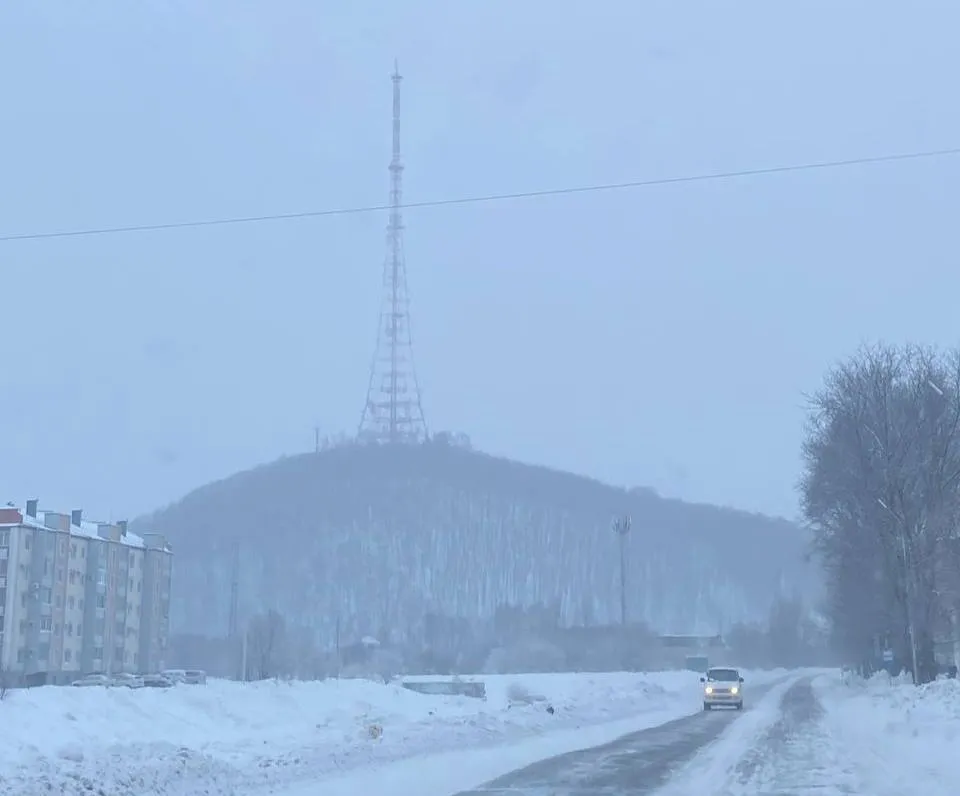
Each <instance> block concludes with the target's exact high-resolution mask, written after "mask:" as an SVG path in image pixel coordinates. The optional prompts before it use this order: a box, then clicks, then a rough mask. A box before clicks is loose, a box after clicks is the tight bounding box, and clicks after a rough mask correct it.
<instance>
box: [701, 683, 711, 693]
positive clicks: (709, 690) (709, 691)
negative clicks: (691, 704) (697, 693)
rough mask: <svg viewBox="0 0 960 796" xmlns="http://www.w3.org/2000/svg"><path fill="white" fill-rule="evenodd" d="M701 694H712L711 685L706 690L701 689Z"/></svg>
mask: <svg viewBox="0 0 960 796" xmlns="http://www.w3.org/2000/svg"><path fill="white" fill-rule="evenodd" d="M703 693H705V694H712V693H713V686H712V685H708V686H707V687H706V688H704V689H703Z"/></svg>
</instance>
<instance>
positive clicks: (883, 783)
mask: <svg viewBox="0 0 960 796" xmlns="http://www.w3.org/2000/svg"><path fill="white" fill-rule="evenodd" d="M814 685H815V686H816V688H815V691H816V693H817V695H818V696H819V697H820V700H821V703H822V704H823V707H824V709H825V711H826V713H825V718H824V724H825V727H826V729H827V730H828V731H829V733H830V734H831V736H832V737H833V738H834V739H835V740H836V741H837V742H838V743H839V744H841V745H842V749H843V756H844V758H845V762H846V764H847V766H848V767H849V768H851V769H853V771H852V775H853V776H855V777H856V778H857V780H858V781H859V782H860V783H862V784H861V785H860V788H861V792H863V793H869V794H871V795H872V796H900V794H913V793H923V794H925V796H941V795H942V796H947V795H948V794H949V796H955V795H956V794H958V793H960V754H958V748H960V681H957V680H941V681H938V682H935V683H930V684H928V685H924V686H920V687H919V688H916V687H914V686H913V685H911V684H909V683H907V682H904V681H898V680H891V679H890V678H888V677H886V676H883V675H878V676H876V677H873V678H871V679H870V680H869V681H866V682H864V681H863V680H859V679H852V680H850V681H849V682H843V681H842V680H841V678H840V676H839V675H834V676H831V677H829V678H826V677H825V678H821V679H819V680H817V681H816V682H815V683H814Z"/></svg>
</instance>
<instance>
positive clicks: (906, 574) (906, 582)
mask: <svg viewBox="0 0 960 796" xmlns="http://www.w3.org/2000/svg"><path fill="white" fill-rule="evenodd" d="M877 503H879V504H880V506H881V508H883V509H885V510H886V511H887V512H888V513H889V514H890V516H891V517H893V519H894V527H896V529H897V534H898V535H899V536H900V551H901V557H902V558H903V599H904V602H905V603H906V606H905V607H906V614H907V633H908V634H909V636H910V657H911V659H912V663H913V683H914V685H916V684H917V680H918V679H919V677H920V673H919V670H918V669H917V635H916V632H915V630H914V625H913V606H912V602H913V601H912V599H911V596H912V593H913V590H912V589H911V588H910V581H911V580H912V578H911V577H910V564H909V560H908V558H907V529H906V527H905V526H906V521H905V520H903V519H902V518H901V517H900V515H899V514H897V513H896V512H895V511H894V510H893V509H892V508H890V506H888V505H887V504H886V503H885V502H884V501H883V500H882V499H881V498H877Z"/></svg>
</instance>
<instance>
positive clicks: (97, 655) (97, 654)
mask: <svg viewBox="0 0 960 796" xmlns="http://www.w3.org/2000/svg"><path fill="white" fill-rule="evenodd" d="M93 659H94V660H95V661H102V660H103V647H94V648H93Z"/></svg>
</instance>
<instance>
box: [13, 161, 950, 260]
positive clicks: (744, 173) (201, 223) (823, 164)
mask: <svg viewBox="0 0 960 796" xmlns="http://www.w3.org/2000/svg"><path fill="white" fill-rule="evenodd" d="M955 155H960V147H956V148H951V149H928V150H923V151H916V152H902V153H895V154H888V155H875V156H873V157H860V158H848V159H846V160H826V161H820V162H813V163H794V164H790V165H785V166H770V167H768V168H761V169H741V170H738V171H719V172H713V173H708V174H692V175H686V176H681V177H662V178H657V179H649V180H631V181H629V182H614V183H599V184H592V185H576V186H567V187H564V188H546V189H542V190H536V191H518V192H515V193H497V194H486V195H480V196H461V197H454V198H450V199H434V200H429V201H424V202H408V203H406V204H402V205H401V206H400V207H401V209H404V210H415V209H417V208H426V207H447V206H451V205H467V204H480V203H482V202H487V203H489V202H506V201H510V200H516V199H535V198H538V197H542V196H563V195H568V194H580V193H599V192H601V191H624V190H633V189H637V188H652V187H656V186H660V185H678V184H681V183H690V182H709V181H716V180H730V179H736V178H738V177H759V176H764V175H770V174H787V173H789V172H797V171H814V170H817V169H820V170H822V169H839V168H848V167H850V166H865V165H872V164H877V163H891V162H894V161H902V160H921V159H929V158H942V157H952V156H955ZM387 210H390V205H365V206H360V207H340V208H329V209H326V210H305V211H301V212H298V213H270V214H265V215H258V216H232V217H227V218H208V219H200V220H194V221H171V222H167V223H160V224H134V225H130V226H116V227H90V228H85V229H70V230H59V231H50V232H27V233H20V234H12V235H0V243H8V242H11V241H18V240H46V239H49V238H77V237H84V236H91V235H116V234H121V233H129V232H158V231H165V230H171V229H187V228H190V227H218V226H227V225H230V224H259V223H263V222H267V221H291V220H296V219H303V218H322V217H324V216H346V215H358V214H360V213H378V212H383V211H387Z"/></svg>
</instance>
